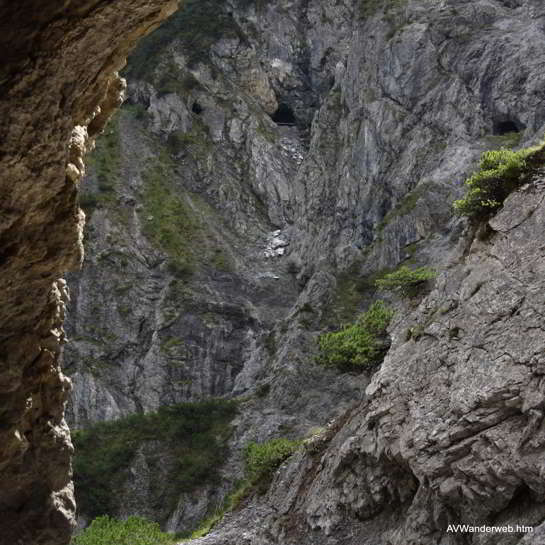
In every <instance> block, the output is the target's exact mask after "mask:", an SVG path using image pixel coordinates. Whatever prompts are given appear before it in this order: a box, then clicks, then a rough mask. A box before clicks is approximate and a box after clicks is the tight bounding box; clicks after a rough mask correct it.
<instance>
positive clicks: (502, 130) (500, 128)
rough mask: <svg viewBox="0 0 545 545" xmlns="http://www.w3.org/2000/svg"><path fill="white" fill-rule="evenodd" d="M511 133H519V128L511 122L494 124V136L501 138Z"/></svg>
mask: <svg viewBox="0 0 545 545" xmlns="http://www.w3.org/2000/svg"><path fill="white" fill-rule="evenodd" d="M513 132H520V127H519V126H518V125H517V123H515V122H514V121H512V120H507V121H498V122H497V123H495V124H494V134H497V135H500V136H501V135H503V134H509V133H513Z"/></svg>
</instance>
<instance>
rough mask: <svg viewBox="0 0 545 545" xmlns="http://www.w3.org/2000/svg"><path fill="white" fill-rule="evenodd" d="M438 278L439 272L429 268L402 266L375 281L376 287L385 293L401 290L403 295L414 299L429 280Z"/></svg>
mask: <svg viewBox="0 0 545 545" xmlns="http://www.w3.org/2000/svg"><path fill="white" fill-rule="evenodd" d="M436 276H437V272H436V271H434V270H433V269H430V268H428V267H418V268H417V269H409V267H407V265H402V266H401V267H399V268H398V269H397V270H395V271H394V272H392V273H388V274H385V275H383V276H382V277H381V278H378V279H377V280H376V281H375V286H376V287H377V288H378V289H380V290H383V291H387V290H392V291H393V290H399V291H400V292H401V295H403V296H408V297H412V296H415V295H418V293H420V292H421V290H422V288H424V287H425V285H426V283H427V282H428V280H432V279H434V278H435V277H436Z"/></svg>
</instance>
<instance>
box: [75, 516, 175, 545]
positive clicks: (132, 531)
mask: <svg viewBox="0 0 545 545" xmlns="http://www.w3.org/2000/svg"><path fill="white" fill-rule="evenodd" d="M174 543H176V540H175V539H174V536H172V535H169V534H165V533H164V532H162V531H161V529H160V528H159V525H158V524H157V523H156V522H150V521H148V520H145V519H142V518H140V517H129V518H128V519H127V520H124V521H119V520H115V519H112V518H110V517H108V516H102V517H98V518H96V519H95V520H93V522H92V523H91V524H90V526H89V527H87V528H86V529H85V530H84V531H83V532H82V533H81V534H80V535H78V536H75V537H74V538H73V539H72V541H71V545H174Z"/></svg>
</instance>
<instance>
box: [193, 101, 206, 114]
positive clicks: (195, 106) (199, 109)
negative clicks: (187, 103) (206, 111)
mask: <svg viewBox="0 0 545 545" xmlns="http://www.w3.org/2000/svg"><path fill="white" fill-rule="evenodd" d="M202 110H203V108H202V106H201V105H200V104H199V103H198V102H193V106H191V111H192V112H193V113H194V114H197V115H199V114H201V113H202Z"/></svg>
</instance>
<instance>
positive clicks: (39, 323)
mask: <svg viewBox="0 0 545 545" xmlns="http://www.w3.org/2000/svg"><path fill="white" fill-rule="evenodd" d="M176 7H177V2H176V1H175V0H117V1H98V2H97V1H96V0H94V1H91V0H87V1H80V2H71V1H59V0H54V1H50V2H46V3H44V2H38V1H33V0H24V1H22V2H12V1H8V0H3V1H2V2H0V27H1V32H0V46H1V48H2V51H3V59H2V66H1V71H0V89H1V95H0V96H1V97H2V98H1V102H0V119H1V120H2V123H1V127H0V169H1V172H2V176H1V179H0V278H1V279H2V283H1V287H0V305H1V308H2V311H1V313H0V403H1V405H0V543H2V544H6V545H8V544H9V545H13V544H19V543H21V544H23V543H24V544H25V545H28V544H32V543H39V544H44V545H45V544H52V545H53V544H62V543H67V542H68V541H69V538H70V531H71V528H72V524H73V515H74V500H73V493H72V484H71V481H70V455H71V451H72V446H71V444H70V438H69V433H68V428H67V427H66V425H65V423H64V417H63V411H64V402H65V399H66V395H67V392H68V390H69V388H70V381H69V380H68V379H66V377H64V376H63V375H62V373H61V371H60V368H59V366H58V362H57V357H58V353H59V349H60V345H61V344H62V342H63V339H64V333H63V330H62V321H63V318H64V306H65V301H66V297H67V294H66V289H65V284H64V281H63V280H57V279H58V278H59V277H60V276H62V275H63V274H64V273H65V272H66V271H68V270H73V269H76V268H78V267H79V265H80V262H81V258H82V245H81V232H82V226H83V221H84V218H83V215H82V214H81V212H79V209H78V206H77V201H76V195H77V184H78V181H79V179H80V178H81V176H82V174H83V162H82V155H83V154H84V153H85V151H86V148H88V147H89V142H90V140H89V139H91V140H92V139H93V137H94V136H95V135H96V134H97V133H98V132H100V131H101V130H102V128H103V126H104V124H105V122H106V120H107V119H108V117H109V116H110V115H111V113H112V111H113V109H115V108H116V107H117V106H118V105H119V104H120V101H121V98H120V97H121V93H122V91H123V87H124V83H123V82H122V80H120V79H119V77H118V76H117V70H119V69H120V68H121V67H122V66H123V64H124V61H125V58H126V56H127V53H128V52H129V50H130V49H131V48H132V46H133V45H134V44H135V42H136V41H137V39H138V38H139V37H140V36H142V35H143V34H145V33H147V32H149V31H150V30H152V29H153V28H155V27H156V26H157V24H158V22H159V21H161V20H162V19H164V18H165V17H167V16H168V15H169V14H170V13H172V11H174V9H175V8H176Z"/></svg>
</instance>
